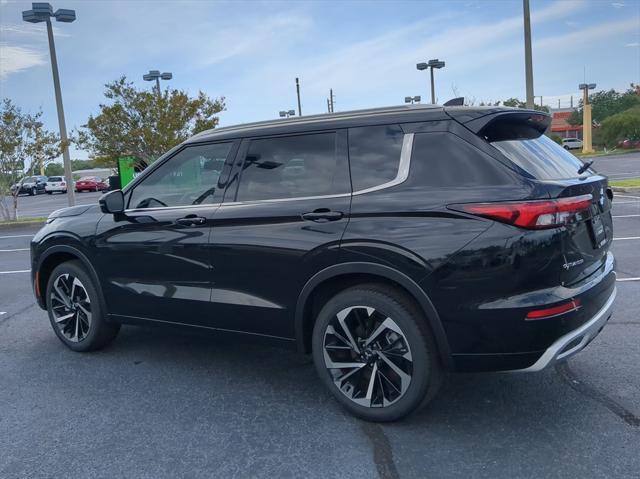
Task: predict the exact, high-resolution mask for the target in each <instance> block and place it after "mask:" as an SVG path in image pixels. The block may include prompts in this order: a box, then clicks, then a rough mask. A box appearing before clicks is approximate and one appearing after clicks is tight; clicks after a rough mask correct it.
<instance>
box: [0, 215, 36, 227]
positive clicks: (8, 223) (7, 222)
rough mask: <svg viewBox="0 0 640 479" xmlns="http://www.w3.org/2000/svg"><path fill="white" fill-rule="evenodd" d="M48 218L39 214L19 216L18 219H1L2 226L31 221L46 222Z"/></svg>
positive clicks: (29, 222) (0, 224)
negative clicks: (33, 216)
mask: <svg viewBox="0 0 640 479" xmlns="http://www.w3.org/2000/svg"><path fill="white" fill-rule="evenodd" d="M46 220H47V218H46V217H44V216H39V217H36V218H18V219H17V220H0V226H2V225H18V224H20V225H24V224H31V223H44V222H45V221H46Z"/></svg>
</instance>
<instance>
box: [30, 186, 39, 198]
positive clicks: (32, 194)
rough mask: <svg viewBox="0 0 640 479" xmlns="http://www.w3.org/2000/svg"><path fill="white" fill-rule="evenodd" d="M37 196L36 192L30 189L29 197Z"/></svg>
mask: <svg viewBox="0 0 640 479" xmlns="http://www.w3.org/2000/svg"><path fill="white" fill-rule="evenodd" d="M37 194H38V190H36V189H35V188H31V191H30V192H29V196H35V195H37Z"/></svg>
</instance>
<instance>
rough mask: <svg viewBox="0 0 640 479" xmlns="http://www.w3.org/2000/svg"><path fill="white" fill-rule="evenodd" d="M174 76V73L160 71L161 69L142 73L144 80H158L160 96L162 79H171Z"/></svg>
mask: <svg viewBox="0 0 640 479" xmlns="http://www.w3.org/2000/svg"><path fill="white" fill-rule="evenodd" d="M172 78H173V73H171V72H164V73H160V70H149V73H147V74H145V75H142V79H143V80H144V81H154V80H155V81H156V89H157V91H158V96H160V95H161V92H160V79H162V80H171V79H172Z"/></svg>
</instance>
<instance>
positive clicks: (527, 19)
mask: <svg viewBox="0 0 640 479" xmlns="http://www.w3.org/2000/svg"><path fill="white" fill-rule="evenodd" d="M522 7H523V9H524V72H525V82H526V88H527V108H529V109H532V108H533V106H534V105H533V61H532V55H531V15H530V13H529V0H522Z"/></svg>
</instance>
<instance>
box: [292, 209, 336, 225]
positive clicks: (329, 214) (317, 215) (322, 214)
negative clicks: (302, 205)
mask: <svg viewBox="0 0 640 479" xmlns="http://www.w3.org/2000/svg"><path fill="white" fill-rule="evenodd" d="M343 216H344V214H343V213H342V211H332V210H330V209H328V208H318V209H317V210H313V211H312V212H310V213H303V214H302V219H303V220H307V221H317V222H323V221H337V220H339V219H341V218H342V217H343Z"/></svg>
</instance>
